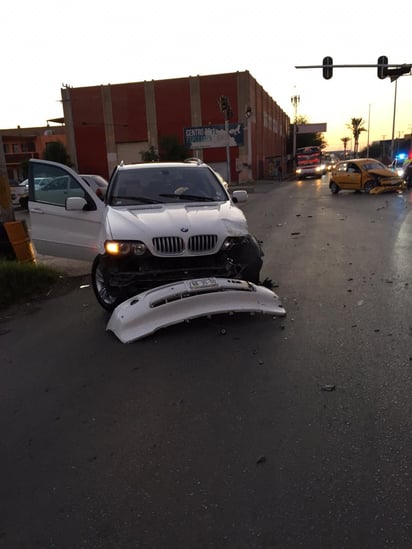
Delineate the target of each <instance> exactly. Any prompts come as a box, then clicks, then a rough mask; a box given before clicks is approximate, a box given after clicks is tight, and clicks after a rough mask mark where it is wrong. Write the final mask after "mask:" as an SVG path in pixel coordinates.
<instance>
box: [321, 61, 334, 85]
mask: <svg viewBox="0 0 412 549" xmlns="http://www.w3.org/2000/svg"><path fill="white" fill-rule="evenodd" d="M322 65H323V69H322V71H323V78H324V79H325V80H330V79H331V78H332V76H333V59H332V57H329V56H327V57H324V58H323V63H322Z"/></svg>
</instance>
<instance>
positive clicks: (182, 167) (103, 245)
mask: <svg viewBox="0 0 412 549" xmlns="http://www.w3.org/2000/svg"><path fill="white" fill-rule="evenodd" d="M40 177H48V178H51V179H52V181H54V183H53V184H51V185H47V186H46V187H40V186H36V185H35V181H36V180H37V179H38V178H40ZM226 187H227V186H226V184H225V183H224V182H223V181H222V178H221V177H220V176H219V175H218V174H217V173H216V172H214V170H212V168H211V167H210V166H208V165H207V164H204V163H203V162H200V161H194V160H190V161H188V162H173V163H172V162H169V163H150V164H133V165H120V166H118V167H117V168H116V169H115V170H114V172H113V174H112V177H111V178H110V182H109V187H108V189H107V192H106V198H105V202H104V203H103V202H102V201H101V200H100V199H98V198H97V197H96V195H95V194H94V193H93V191H91V190H90V188H89V187H88V186H87V184H86V183H84V181H82V179H81V178H80V177H79V175H78V174H76V172H74V171H73V170H72V169H70V168H68V167H67V166H64V165H62V164H57V163H54V162H48V161H43V160H31V161H30V163H29V211H30V220H31V227H32V240H33V242H34V245H35V247H36V250H37V252H38V253H41V254H47V255H57V256H61V257H68V258H72V259H83V260H91V261H93V266H92V284H93V289H94V292H95V294H96V297H97V300H98V301H99V303H100V305H102V307H104V308H105V309H107V310H108V311H112V310H113V309H114V308H115V307H116V306H117V305H118V304H120V303H121V302H123V301H125V300H126V299H128V298H130V297H133V296H134V295H136V294H138V293H140V292H143V291H145V290H147V289H150V288H154V287H157V286H160V285H163V284H167V283H171V282H177V281H181V280H188V279H194V278H203V277H225V278H234V279H241V280H247V281H250V282H253V283H255V284H257V283H258V282H259V275H260V270H261V267H262V256H263V252H262V249H261V246H260V244H259V242H258V241H257V240H256V238H255V237H254V236H253V235H252V234H250V233H249V230H248V226H247V222H246V218H245V216H244V214H243V212H242V211H241V210H240V209H239V208H238V207H237V206H236V205H235V203H236V202H243V201H245V200H247V193H246V191H241V190H238V191H234V192H233V194H232V196H230V194H229V192H228V190H227V188H226Z"/></svg>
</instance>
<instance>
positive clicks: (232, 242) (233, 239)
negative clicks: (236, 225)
mask: <svg viewBox="0 0 412 549" xmlns="http://www.w3.org/2000/svg"><path fill="white" fill-rule="evenodd" d="M249 240H250V237H249V236H248V235H246V236H228V237H227V238H226V240H225V241H224V242H223V244H222V248H221V250H223V251H225V252H227V251H228V250H231V249H232V248H234V247H235V246H238V245H239V244H245V243H246V242H248V241H249Z"/></svg>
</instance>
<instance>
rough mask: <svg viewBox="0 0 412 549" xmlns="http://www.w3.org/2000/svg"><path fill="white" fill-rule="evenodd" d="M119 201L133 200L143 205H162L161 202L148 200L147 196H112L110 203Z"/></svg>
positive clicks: (152, 199)
mask: <svg viewBox="0 0 412 549" xmlns="http://www.w3.org/2000/svg"><path fill="white" fill-rule="evenodd" d="M121 200H134V201H136V202H143V204H163V202H162V201H161V200H155V199H154V198H148V197H147V196H113V197H112V199H111V203H112V204H113V203H115V202H116V201H121Z"/></svg>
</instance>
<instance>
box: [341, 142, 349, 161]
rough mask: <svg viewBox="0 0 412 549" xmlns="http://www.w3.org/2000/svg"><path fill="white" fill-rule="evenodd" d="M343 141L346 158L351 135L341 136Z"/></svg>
mask: <svg viewBox="0 0 412 549" xmlns="http://www.w3.org/2000/svg"><path fill="white" fill-rule="evenodd" d="M340 140H341V141H342V142H343V156H344V159H345V160H346V149H347V147H348V142H349V141H350V137H341V139H340Z"/></svg>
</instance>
